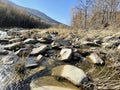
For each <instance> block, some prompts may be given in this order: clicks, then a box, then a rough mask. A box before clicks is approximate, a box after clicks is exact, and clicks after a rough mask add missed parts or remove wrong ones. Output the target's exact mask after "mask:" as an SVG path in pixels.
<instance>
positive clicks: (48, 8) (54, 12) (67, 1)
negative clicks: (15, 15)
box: [10, 0, 77, 25]
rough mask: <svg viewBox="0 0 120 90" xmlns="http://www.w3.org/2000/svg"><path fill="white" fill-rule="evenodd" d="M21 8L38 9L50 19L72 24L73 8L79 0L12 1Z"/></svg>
mask: <svg viewBox="0 0 120 90" xmlns="http://www.w3.org/2000/svg"><path fill="white" fill-rule="evenodd" d="M10 1H12V2H14V3H16V4H18V5H20V6H24V7H29V8H33V9H37V10H39V11H41V12H43V13H45V14H46V15H48V16H49V17H51V18H53V19H55V20H57V21H59V22H62V23H64V24H68V25H69V24H70V21H71V8H72V7H74V6H75V5H76V4H77V0H10Z"/></svg>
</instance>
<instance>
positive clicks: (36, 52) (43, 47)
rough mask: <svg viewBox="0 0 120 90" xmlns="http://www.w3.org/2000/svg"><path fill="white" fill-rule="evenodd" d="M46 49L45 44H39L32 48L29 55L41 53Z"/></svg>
mask: <svg viewBox="0 0 120 90" xmlns="http://www.w3.org/2000/svg"><path fill="white" fill-rule="evenodd" d="M46 49H47V45H41V46H40V47H38V48H33V50H32V52H31V53H30V54H31V55H36V54H39V53H43V52H44V51H45V50H46Z"/></svg>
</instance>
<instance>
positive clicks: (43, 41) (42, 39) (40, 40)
mask: <svg viewBox="0 0 120 90" xmlns="http://www.w3.org/2000/svg"><path fill="white" fill-rule="evenodd" d="M37 40H38V42H40V43H51V42H52V40H51V39H50V40H49V39H45V38H39V39H37Z"/></svg>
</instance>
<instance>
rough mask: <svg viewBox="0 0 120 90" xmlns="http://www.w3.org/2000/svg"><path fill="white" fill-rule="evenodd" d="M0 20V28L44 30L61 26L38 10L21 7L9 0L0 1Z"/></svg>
mask: <svg viewBox="0 0 120 90" xmlns="http://www.w3.org/2000/svg"><path fill="white" fill-rule="evenodd" d="M0 18H1V21H0V27H10V26H11V27H12V26H14V27H24V28H27V27H28V28H35V27H40V28H45V27H50V26H52V25H54V24H55V25H59V24H61V23H60V22H57V21H56V20H54V19H52V18H50V17H48V16H47V15H46V14H44V13H42V12H40V11H38V10H35V9H30V8H26V7H21V6H19V5H16V4H14V3H13V2H11V1H9V0H0ZM23 24H24V25H23Z"/></svg>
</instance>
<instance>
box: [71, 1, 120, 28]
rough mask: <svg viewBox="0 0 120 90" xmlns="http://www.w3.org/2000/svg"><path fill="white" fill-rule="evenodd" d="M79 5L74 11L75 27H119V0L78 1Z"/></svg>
mask: <svg viewBox="0 0 120 90" xmlns="http://www.w3.org/2000/svg"><path fill="white" fill-rule="evenodd" d="M78 3H79V4H78V6H76V7H75V8H74V9H72V13H73V20H72V25H73V26H74V27H77V28H83V29H89V28H90V27H92V28H95V29H99V28H105V27H108V26H110V25H113V26H114V27H115V26H116V27H118V26H119V23H120V20H119V18H120V17H119V16H120V15H119V5H120V1H119V0H78Z"/></svg>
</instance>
